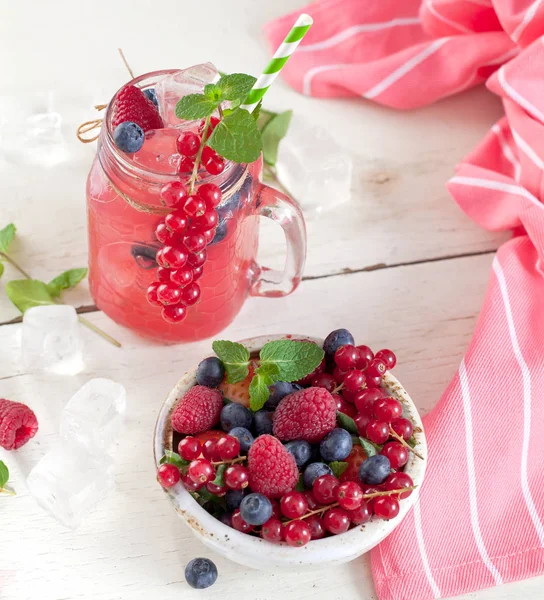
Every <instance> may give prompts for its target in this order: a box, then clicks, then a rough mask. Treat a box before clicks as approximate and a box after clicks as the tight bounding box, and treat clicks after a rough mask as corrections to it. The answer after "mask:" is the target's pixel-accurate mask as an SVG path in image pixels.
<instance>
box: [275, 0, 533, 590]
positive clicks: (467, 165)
mask: <svg viewBox="0 0 544 600" xmlns="http://www.w3.org/2000/svg"><path fill="white" fill-rule="evenodd" d="M306 12H309V13H310V14H311V15H312V16H313V17H314V21H315V25H314V27H313V28H312V29H311V30H310V32H309V33H308V36H307V38H306V39H305V42H304V45H302V46H301V48H300V49H299V51H298V52H297V54H296V55H295V56H294V57H293V58H292V59H291V62H290V63H288V65H287V67H286V69H285V71H286V73H285V76H286V78H287V80H288V81H289V82H290V83H291V85H293V87H295V88H296V89H298V90H300V91H301V92H304V93H306V94H311V95H314V96H354V95H357V96H364V97H366V98H372V99H374V100H376V101H377V102H380V103H383V104H386V105H389V106H393V107H396V108H410V107H414V106H419V105H423V104H426V103H429V102H432V101H434V100H437V99H438V98H441V97H444V96H447V95H449V94H453V93H456V92H458V91H460V90H463V89H466V88H468V87H470V86H472V85H474V84H476V83H479V82H482V81H484V80H486V79H487V85H488V87H489V89H490V90H491V91H492V92H494V93H496V94H498V95H499V96H501V97H502V99H503V103H504V109H505V117H503V118H502V119H501V120H500V121H499V122H498V123H496V124H495V125H494V126H493V127H492V128H491V131H490V132H489V134H488V135H487V136H486V138H485V139H484V140H483V142H482V143H481V144H480V145H479V146H478V147H477V148H476V149H475V151H474V152H473V153H471V154H470V155H469V156H468V157H466V159H465V161H464V162H463V163H461V165H460V166H459V167H458V168H457V170H456V174H455V176H454V177H453V178H452V179H451V180H450V181H449V184H448V189H449V191H450V193H451V194H452V196H453V197H454V198H455V200H456V201H457V202H458V204H459V205H460V206H461V208H462V209H463V210H464V211H465V212H466V213H467V214H468V215H469V216H470V217H471V218H472V219H474V220H475V221H476V222H477V223H479V224H480V225H481V226H482V227H484V228H486V229H490V230H512V231H513V233H514V237H513V238H512V239H511V240H510V241H509V242H507V243H505V244H504V245H503V246H502V247H501V248H500V249H499V251H498V252H497V255H496V257H495V259H494V262H493V268H492V272H491V277H490V282H489V287H488V291H487V295H486V298H485V301H484V306H483V309H482V312H481V314H480V317H479V320H478V323H477V326H476V330H475V332H474V335H473V338H472V341H471V343H470V346H469V348H468V350H467V353H466V355H465V358H464V359H463V361H462V362H461V365H460V367H459V370H458V372H457V374H456V376H455V377H454V379H453V381H452V382H451V383H450V385H449V386H448V388H447V390H446V391H445V392H444V394H443V396H442V398H441V399H440V401H439V402H438V404H437V406H436V407H435V409H434V410H433V411H432V412H431V413H430V414H429V415H427V417H426V419H425V425H426V432H427V437H428V443H429V454H430V456H429V462H428V466H427V475H426V480H425V484H424V485H423V487H422V489H421V493H420V496H419V499H418V501H417V502H416V504H415V506H414V509H413V510H412V511H411V512H410V513H409V514H408V516H407V517H406V519H405V520H404V521H403V523H402V524H401V525H400V526H399V527H398V528H397V529H396V530H395V531H394V533H393V534H392V535H391V536H389V537H388V538H387V539H386V540H385V541H384V542H383V543H382V544H380V545H379V546H378V547H377V548H376V549H374V550H373V551H372V571H373V575H374V580H375V585H376V589H377V592H378V595H379V598H380V599H381V600H426V599H427V598H444V597H448V596H454V595H457V594H461V593H467V592H470V591H473V590H477V589H481V588H483V587H489V586H493V585H500V584H502V583H506V582H509V581H516V580H519V579H523V578H527V577H532V576H535V575H539V574H542V573H544V525H543V522H544V442H543V439H544V399H543V398H542V397H541V395H542V390H543V389H544V264H543V259H544V205H543V204H542V199H543V198H544V181H543V177H542V173H543V169H544V43H543V40H544V38H542V37H539V36H541V35H543V34H544V0H536V1H529V0H494V1H493V2H491V1H489V0H470V1H469V0H425V1H423V2H420V0H379V1H377V0H326V1H324V2H319V3H317V4H312V5H310V6H309V7H307V8H306ZM293 20H294V19H293V15H289V16H287V17H285V18H282V19H279V20H278V21H275V22H274V23H271V24H269V25H268V26H267V27H266V31H267V34H268V36H269V38H270V40H271V43H272V45H273V46H274V47H275V46H276V45H277V43H278V42H279V41H281V39H282V38H283V35H284V33H285V31H286V30H287V29H288V28H289V26H290V25H291V24H292V22H293ZM501 65H503V66H501ZM460 293H462V290H460Z"/></svg>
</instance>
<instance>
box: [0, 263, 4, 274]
mask: <svg viewBox="0 0 544 600" xmlns="http://www.w3.org/2000/svg"><path fill="white" fill-rule="evenodd" d="M3 274H4V263H2V262H0V277H2V275H3Z"/></svg>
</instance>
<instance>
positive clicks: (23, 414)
mask: <svg viewBox="0 0 544 600" xmlns="http://www.w3.org/2000/svg"><path fill="white" fill-rule="evenodd" d="M37 431H38V419H37V418H36V415H35V414H34V412H33V411H32V410H30V408H28V406H26V404H21V403H20V402H12V401H11V400H5V399H3V398H2V399H0V447H2V448H4V450H17V449H18V448H20V447H21V446H24V445H25V444H26V443H27V442H28V440H30V439H31V438H33V437H34V436H35V435H36V432H37Z"/></svg>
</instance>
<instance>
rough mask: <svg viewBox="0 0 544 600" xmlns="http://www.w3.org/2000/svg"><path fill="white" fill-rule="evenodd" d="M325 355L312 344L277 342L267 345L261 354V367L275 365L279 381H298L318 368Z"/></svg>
mask: <svg viewBox="0 0 544 600" xmlns="http://www.w3.org/2000/svg"><path fill="white" fill-rule="evenodd" d="M324 356H325V353H324V352H323V350H322V349H321V348H320V347H319V346H318V345H317V344H314V343H312V342H295V341H293V340H276V341H273V342H268V344H265V345H264V346H263V347H262V349H261V352H260V360H261V365H263V366H264V365H266V364H269V363H272V364H275V365H277V366H278V368H279V376H278V380H279V381H298V380H299V379H302V378H303V377H305V376H306V375H309V374H310V373H312V372H313V371H315V369H316V368H317V367H318V365H319V364H320V363H321V361H322V360H323V357H324Z"/></svg>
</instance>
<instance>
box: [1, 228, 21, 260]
mask: <svg viewBox="0 0 544 600" xmlns="http://www.w3.org/2000/svg"><path fill="white" fill-rule="evenodd" d="M16 231H17V228H16V227H15V225H14V224H13V223H10V224H9V225H6V226H5V227H4V229H0V252H4V253H5V252H7V251H8V249H9V245H10V244H11V242H12V241H13V238H14V237H15V232H16Z"/></svg>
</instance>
